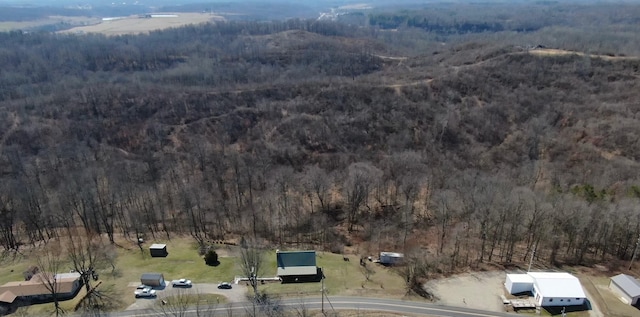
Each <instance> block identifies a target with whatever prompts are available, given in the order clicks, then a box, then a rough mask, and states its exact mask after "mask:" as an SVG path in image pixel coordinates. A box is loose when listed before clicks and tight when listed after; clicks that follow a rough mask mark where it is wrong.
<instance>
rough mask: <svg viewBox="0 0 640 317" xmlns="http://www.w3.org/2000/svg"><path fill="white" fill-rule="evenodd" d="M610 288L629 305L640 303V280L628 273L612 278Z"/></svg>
mask: <svg viewBox="0 0 640 317" xmlns="http://www.w3.org/2000/svg"><path fill="white" fill-rule="evenodd" d="M609 288H610V289H611V290H613V291H614V292H615V293H616V294H617V295H619V296H620V298H621V299H622V300H624V301H625V302H627V304H629V305H633V306H635V305H637V304H639V302H638V299H640V281H638V280H636V279H635V278H633V276H629V275H627V274H618V275H616V276H614V277H612V278H611V282H610V283H609Z"/></svg>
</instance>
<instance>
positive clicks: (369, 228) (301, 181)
mask: <svg viewBox="0 0 640 317" xmlns="http://www.w3.org/2000/svg"><path fill="white" fill-rule="evenodd" d="M639 17H640V5H636V4H619V5H616V4H607V5H604V4H601V5H596V4H592V5H588V4H585V5H574V4H572V5H563V4H558V3H555V2H540V3H537V4H518V5H515V4H514V5H509V4H495V5H491V4H472V5H457V4H439V5H434V6H433V7H422V8H420V9H419V10H405V11H390V10H377V11H376V10H370V11H356V12H351V13H349V14H344V15H340V16H338V18H337V19H335V21H326V20H316V19H311V20H303V19H291V20H280V21H272V22H250V21H225V22H216V23H208V24H199V25H191V26H186V27H180V28H171V29H164V30H157V31H151V32H149V33H148V34H142V35H120V36H105V35H100V34H82V35H74V34H56V33H47V32H22V31H11V32H5V33H0V43H2V44H1V45H0V109H1V111H0V245H1V246H2V248H3V249H4V250H5V252H19V251H20V250H21V249H24V248H29V247H34V246H37V245H40V244H41V243H43V242H46V241H50V240H55V239H56V238H57V237H59V236H60V235H64V234H65V233H64V232H65V230H67V231H68V230H70V228H82V229H83V230H86V231H87V232H91V233H94V234H98V235H104V237H106V239H107V241H111V242H114V241H115V240H117V237H124V238H125V239H129V240H132V241H133V240H137V239H138V237H141V236H145V237H147V238H150V237H166V238H168V239H170V238H172V237H174V236H179V235H188V236H189V237H191V238H193V239H194V240H195V241H197V242H198V243H199V244H201V245H203V246H204V245H206V244H207V243H209V242H210V241H239V240H240V239H243V238H246V239H249V238H252V239H259V240H260V241H263V243H264V245H268V246H269V247H272V248H274V249H275V248H285V247H287V246H288V247H298V248H303V249H316V250H326V251H330V252H334V253H339V254H344V253H349V252H361V253H363V254H365V253H372V252H379V251H384V250H395V251H398V252H403V253H404V254H405V256H406V257H407V261H408V262H410V263H416V266H420V268H421V269H420V270H417V271H416V272H417V273H416V275H415V276H412V278H414V279H415V284H416V287H418V288H419V286H417V285H418V284H419V282H421V281H423V278H425V277H427V276H428V275H429V274H450V273H454V272H459V271H464V270H467V269H469V268H471V269H477V268H485V267H486V265H487V263H489V264H492V265H498V266H501V267H506V266H509V265H514V266H526V264H527V263H529V261H530V257H531V256H532V254H533V253H534V251H535V258H534V261H535V262H536V263H539V264H540V265H546V266H549V267H557V266H563V265H569V266H571V265H583V266H592V265H603V266H607V267H609V268H610V269H611V270H617V269H623V268H626V267H627V266H628V265H629V261H630V260H631V258H632V256H633V254H634V249H635V247H636V242H637V240H638V237H639V235H640V207H639V206H640V205H639V204H638V203H639V202H640V169H639V167H640V164H639V161H640V143H639V140H640V103H639V102H638V100H639V99H638V97H639V96H640V95H639V91H640V87H639V85H638V83H639V81H638V77H639V76H640V38H638V37H637V34H638V32H640V26H638V24H637V21H638V18H639ZM356 249H357V250H358V251H354V250H356Z"/></svg>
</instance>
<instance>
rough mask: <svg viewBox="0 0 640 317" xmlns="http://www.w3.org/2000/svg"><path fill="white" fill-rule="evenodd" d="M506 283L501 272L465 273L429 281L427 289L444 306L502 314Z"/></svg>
mask: <svg viewBox="0 0 640 317" xmlns="http://www.w3.org/2000/svg"><path fill="white" fill-rule="evenodd" d="M504 281H505V273H504V272H501V271H497V272H477V273H465V274H460V275H456V276H452V277H448V278H444V279H438V280H432V281H429V282H428V283H427V284H426V288H427V289H428V290H429V291H430V292H432V293H433V294H434V295H435V296H436V298H438V301H437V303H439V304H442V305H447V306H458V307H469V308H476V309H482V310H489V311H496V312H502V311H504V306H503V305H502V300H501V299H500V295H504V285H503V284H504Z"/></svg>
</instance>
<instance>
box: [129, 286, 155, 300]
mask: <svg viewBox="0 0 640 317" xmlns="http://www.w3.org/2000/svg"><path fill="white" fill-rule="evenodd" d="M134 294H136V298H140V297H156V296H157V294H156V291H155V290H153V289H151V287H146V288H144V289H142V290H136V291H135V292H134Z"/></svg>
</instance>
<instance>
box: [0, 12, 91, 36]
mask: <svg viewBox="0 0 640 317" xmlns="http://www.w3.org/2000/svg"><path fill="white" fill-rule="evenodd" d="M99 22H100V19H98V18H91V17H66V16H50V17H48V18H46V19H41V20H35V21H8V22H0V32H7V31H11V30H28V29H32V28H36V27H40V26H46V25H55V24H68V25H86V24H95V23H99Z"/></svg>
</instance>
